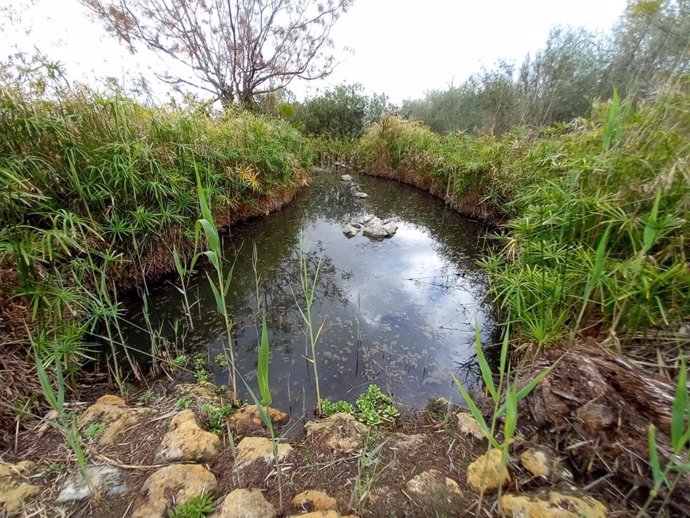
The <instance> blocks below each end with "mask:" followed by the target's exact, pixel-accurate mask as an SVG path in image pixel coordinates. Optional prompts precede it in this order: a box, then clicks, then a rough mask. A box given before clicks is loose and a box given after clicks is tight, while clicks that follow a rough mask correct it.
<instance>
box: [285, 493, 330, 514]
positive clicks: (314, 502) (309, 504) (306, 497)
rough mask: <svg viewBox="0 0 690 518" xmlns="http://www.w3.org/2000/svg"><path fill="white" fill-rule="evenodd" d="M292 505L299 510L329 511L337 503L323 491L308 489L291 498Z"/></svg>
mask: <svg viewBox="0 0 690 518" xmlns="http://www.w3.org/2000/svg"><path fill="white" fill-rule="evenodd" d="M292 505H293V506H294V507H295V508H296V509H299V510H300V511H330V510H335V508H336V507H337V505H338V503H337V502H336V500H335V498H332V497H330V496H328V495H327V494H326V493H324V492H323V491H315V490H308V491H302V492H301V493H300V494H299V495H297V496H296V497H295V498H293V499H292Z"/></svg>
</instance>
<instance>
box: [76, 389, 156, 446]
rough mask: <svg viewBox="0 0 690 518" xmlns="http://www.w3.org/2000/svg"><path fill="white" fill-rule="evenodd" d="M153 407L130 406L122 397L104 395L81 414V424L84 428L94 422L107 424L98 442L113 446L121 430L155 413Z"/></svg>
mask: <svg viewBox="0 0 690 518" xmlns="http://www.w3.org/2000/svg"><path fill="white" fill-rule="evenodd" d="M155 413H156V411H155V410H153V409H151V408H129V407H127V405H126V404H125V402H124V400H123V399H122V398H121V397H118V396H113V395H107V396H102V397H100V398H98V399H97V400H96V402H95V403H94V404H93V405H91V406H90V407H89V408H87V409H86V410H85V411H84V413H83V414H82V415H80V416H79V426H80V427H81V428H84V427H86V426H88V425H90V424H92V423H103V424H105V425H106V428H105V431H104V432H103V435H101V437H100V439H99V440H98V443H99V444H100V445H101V446H112V445H113V444H115V442H116V441H117V439H118V437H119V435H120V433H121V432H123V431H124V430H126V429H127V428H130V427H131V426H134V425H136V424H138V423H140V422H141V421H143V420H144V419H146V418H147V417H149V416H151V415H153V414H155Z"/></svg>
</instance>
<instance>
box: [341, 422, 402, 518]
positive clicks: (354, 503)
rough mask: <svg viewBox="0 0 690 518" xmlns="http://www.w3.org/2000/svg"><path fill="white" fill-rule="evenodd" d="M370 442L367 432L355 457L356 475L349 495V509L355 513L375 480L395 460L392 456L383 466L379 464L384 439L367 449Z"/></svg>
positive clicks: (361, 505)
mask: <svg viewBox="0 0 690 518" xmlns="http://www.w3.org/2000/svg"><path fill="white" fill-rule="evenodd" d="M371 442H372V438H371V436H370V435H369V434H367V436H366V438H365V439H364V448H362V451H361V452H360V454H359V456H358V457H357V475H356V476H355V484H354V487H353V488H352V494H351V495H350V509H351V510H352V511H354V512H357V513H361V512H362V507H363V506H364V502H366V498H367V496H368V495H369V491H371V488H372V486H373V485H374V483H375V482H376V480H378V479H379V477H380V476H381V475H382V474H383V472H384V471H385V470H386V469H388V468H389V467H390V466H391V465H392V464H393V463H394V462H395V458H394V459H393V460H391V461H390V462H389V463H388V464H386V465H385V466H381V465H380V453H381V449H382V448H383V446H384V445H385V444H386V441H384V442H382V443H380V444H377V445H376V446H374V447H373V448H371V449H369V447H370V445H371Z"/></svg>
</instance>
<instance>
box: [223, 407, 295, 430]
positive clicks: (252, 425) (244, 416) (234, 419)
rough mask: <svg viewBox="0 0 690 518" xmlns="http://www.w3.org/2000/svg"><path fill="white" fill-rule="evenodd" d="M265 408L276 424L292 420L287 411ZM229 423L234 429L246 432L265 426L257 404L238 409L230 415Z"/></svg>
mask: <svg viewBox="0 0 690 518" xmlns="http://www.w3.org/2000/svg"><path fill="white" fill-rule="evenodd" d="M264 410H265V411H266V413H267V414H268V417H269V418H270V419H271V422H272V423H273V424H274V425H284V424H287V423H288V422H289V421H290V416H289V415H288V414H286V413H285V412H281V411H280V410H277V409H275V408H271V407H264ZM228 424H229V425H230V428H232V429H233V430H237V431H238V432H240V433H242V432H246V431H248V430H255V429H257V428H261V427H262V426H264V424H263V421H262V420H261V414H259V410H258V409H257V408H256V405H247V406H243V407H242V408H240V409H238V410H236V411H235V412H233V413H232V414H231V415H230V416H229V417H228Z"/></svg>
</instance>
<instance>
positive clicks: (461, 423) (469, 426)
mask: <svg viewBox="0 0 690 518" xmlns="http://www.w3.org/2000/svg"><path fill="white" fill-rule="evenodd" d="M457 419H458V430H460V433H462V434H464V435H470V436H472V437H474V438H475V439H480V440H481V439H486V436H485V435H484V433H483V432H482V429H481V428H480V427H479V423H477V421H476V419H475V418H474V417H472V416H471V415H470V414H468V413H467V412H458V415H457Z"/></svg>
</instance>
